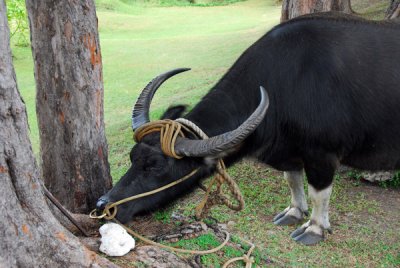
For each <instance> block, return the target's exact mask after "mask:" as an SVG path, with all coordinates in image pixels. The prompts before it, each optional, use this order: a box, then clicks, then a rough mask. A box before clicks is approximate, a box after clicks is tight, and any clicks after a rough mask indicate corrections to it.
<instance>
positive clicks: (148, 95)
mask: <svg viewBox="0 0 400 268" xmlns="http://www.w3.org/2000/svg"><path fill="white" fill-rule="evenodd" d="M189 70H190V68H179V69H174V70H171V71H169V72H166V73H163V74H160V75H159V76H157V77H156V78H154V79H153V80H151V81H150V83H148V84H147V86H146V87H145V88H144V89H143V90H142V93H140V96H139V98H138V99H137V101H136V103H135V106H134V107H133V111H132V129H133V131H135V129H137V128H139V127H140V126H141V125H143V124H145V123H148V122H149V121H150V119H149V109H150V103H151V100H152V99H153V96H154V93H156V91H157V89H158V88H159V87H160V86H161V84H162V83H164V82H165V81H166V80H167V79H168V78H171V77H172V76H174V75H176V74H179V73H181V72H186V71H189Z"/></svg>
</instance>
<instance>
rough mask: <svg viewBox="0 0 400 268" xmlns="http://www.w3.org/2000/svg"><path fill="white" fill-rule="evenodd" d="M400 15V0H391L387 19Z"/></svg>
mask: <svg viewBox="0 0 400 268" xmlns="http://www.w3.org/2000/svg"><path fill="white" fill-rule="evenodd" d="M399 17H400V0H390V5H389V7H388V9H387V10H386V18H387V19H396V18H399Z"/></svg>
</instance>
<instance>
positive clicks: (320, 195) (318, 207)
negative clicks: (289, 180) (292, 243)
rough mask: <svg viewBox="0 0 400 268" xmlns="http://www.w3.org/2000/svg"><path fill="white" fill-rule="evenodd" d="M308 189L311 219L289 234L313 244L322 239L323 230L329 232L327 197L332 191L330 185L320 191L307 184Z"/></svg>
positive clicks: (323, 235) (300, 240) (307, 243)
mask: <svg viewBox="0 0 400 268" xmlns="http://www.w3.org/2000/svg"><path fill="white" fill-rule="evenodd" d="M308 191H309V195H310V198H311V202H312V205H313V210H312V213H311V219H310V220H309V221H308V222H306V223H305V224H303V225H302V226H301V227H300V228H298V229H297V230H296V231H294V232H293V233H292V234H291V235H290V236H291V237H292V238H293V239H294V240H296V241H297V242H299V243H302V244H304V245H314V244H317V243H319V242H320V241H322V240H324V238H325V231H328V232H331V225H330V223H329V199H330V196H331V193H332V185H329V186H328V187H327V188H326V189H324V190H320V191H318V190H316V189H315V188H314V187H313V186H312V185H309V186H308Z"/></svg>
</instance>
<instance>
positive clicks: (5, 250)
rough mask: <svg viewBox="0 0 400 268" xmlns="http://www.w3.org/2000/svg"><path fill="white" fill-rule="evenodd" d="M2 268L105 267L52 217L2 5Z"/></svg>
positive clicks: (0, 146) (0, 263)
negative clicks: (16, 74) (41, 179)
mask: <svg viewBox="0 0 400 268" xmlns="http://www.w3.org/2000/svg"><path fill="white" fill-rule="evenodd" d="M0 189H1V191H0V208H1V217H0V267H98V266H99V262H103V263H102V264H100V265H104V266H105V267H110V266H112V264H111V263H109V262H107V261H106V260H104V259H102V258H100V257H98V256H97V255H96V254H95V253H94V252H92V251H89V250H88V249H86V248H85V247H84V246H82V244H81V243H80V242H79V241H78V240H77V238H75V237H74V236H73V235H72V234H71V233H69V232H68V231H67V230H66V229H64V227H62V226H61V225H60V224H59V222H58V221H57V220H56V219H55V218H54V216H53V215H52V213H51V212H50V210H49V208H48V206H47V203H46V201H45V198H44V196H43V193H42V187H41V183H40V181H39V172H38V168H37V166H36V163H35V159H34V156H33V153H32V147H31V143H30V141H29V138H28V125H27V118H26V110H25V105H24V103H23V101H22V99H21V96H20V94H19V92H18V89H17V84H16V79H15V72H14V68H13V66H12V56H11V51H10V44H9V28H8V25H7V16H6V9H5V3H4V0H0Z"/></svg>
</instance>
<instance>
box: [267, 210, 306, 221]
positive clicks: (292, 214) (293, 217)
mask: <svg viewBox="0 0 400 268" xmlns="http://www.w3.org/2000/svg"><path fill="white" fill-rule="evenodd" d="M304 215H307V213H306V212H303V211H301V210H300V209H299V208H297V207H287V208H286V209H285V210H284V211H282V212H281V213H279V214H278V215H276V216H275V218H274V224H276V225H295V224H298V223H300V222H302V221H303V220H304Z"/></svg>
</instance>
